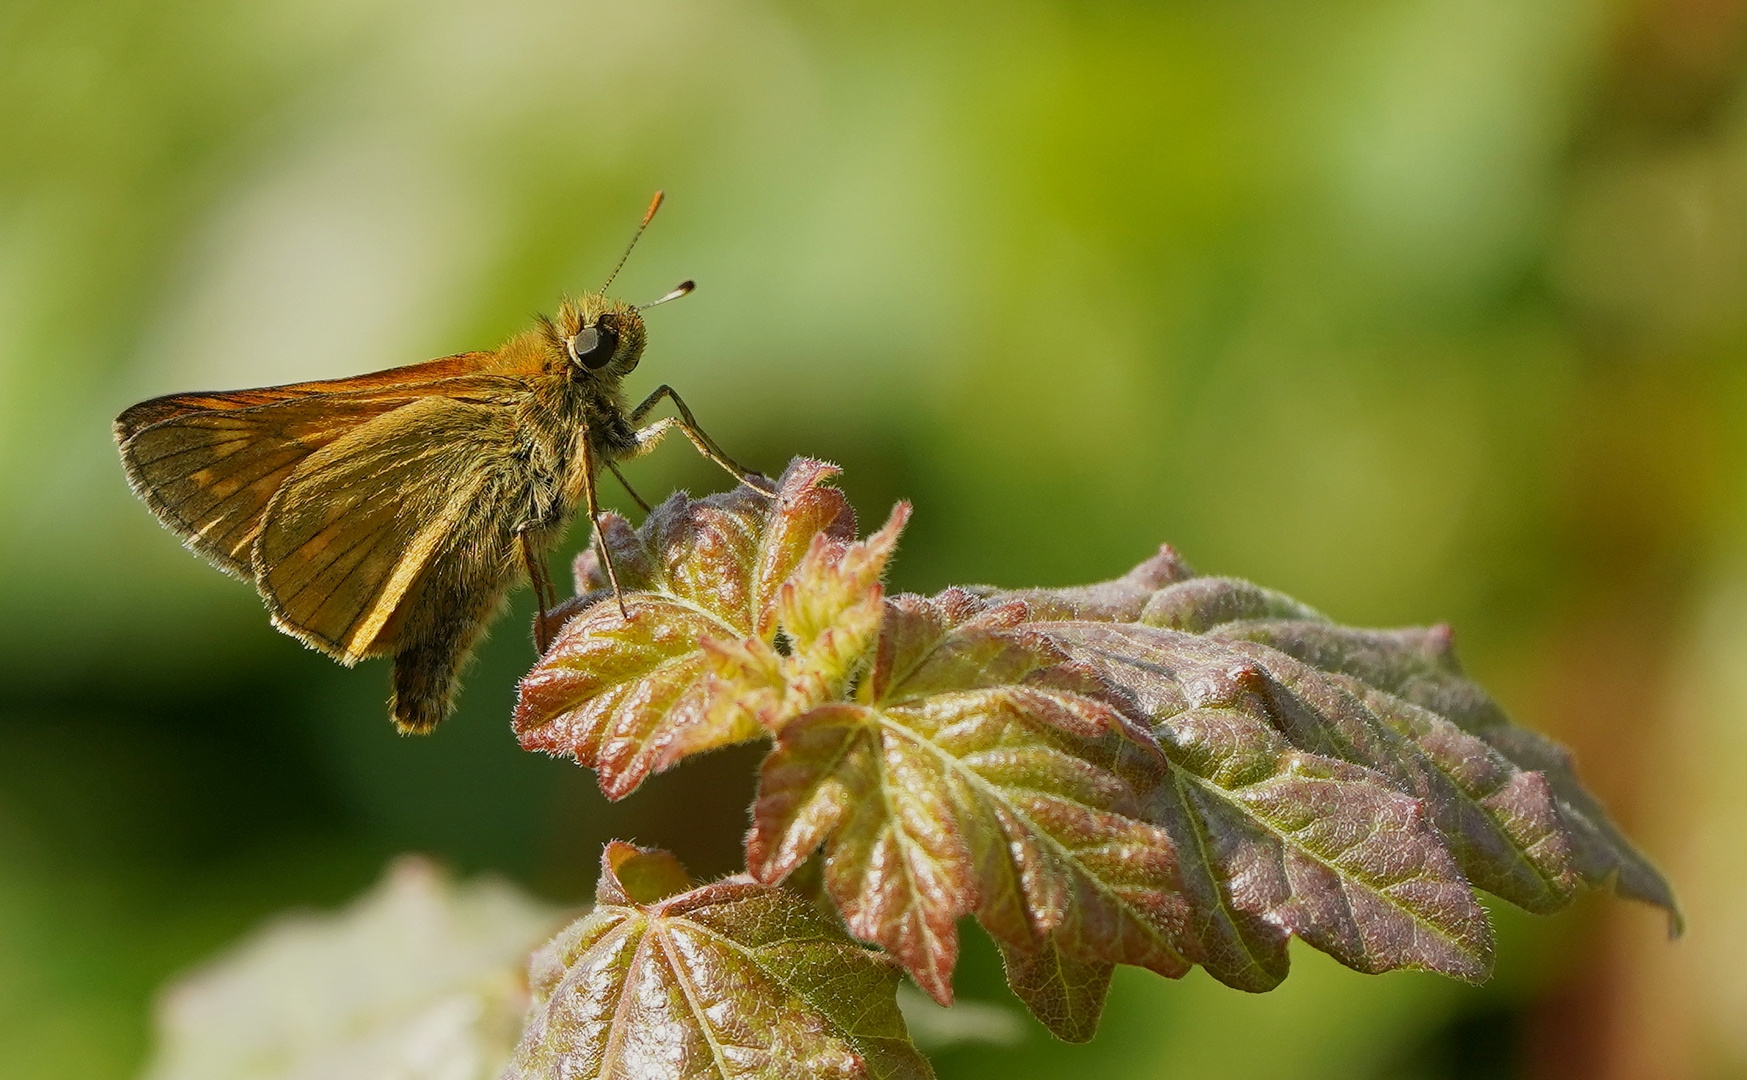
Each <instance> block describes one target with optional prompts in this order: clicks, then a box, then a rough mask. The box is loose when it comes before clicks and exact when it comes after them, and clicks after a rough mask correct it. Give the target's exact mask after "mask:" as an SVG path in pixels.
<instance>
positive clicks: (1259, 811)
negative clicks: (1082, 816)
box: [1036, 621, 1492, 990]
mask: <svg viewBox="0 0 1747 1080" xmlns="http://www.w3.org/2000/svg"><path fill="white" fill-rule="evenodd" d="M1036 625H1038V626H1039V627H1043V628H1047V632H1048V633H1049V636H1050V637H1051V638H1053V639H1055V640H1057V641H1060V642H1062V643H1063V644H1064V645H1066V646H1067V647H1068V648H1069V651H1070V652H1072V653H1073V654H1074V655H1076V656H1079V657H1081V658H1083V659H1085V660H1087V661H1088V662H1090V663H1093V664H1095V665H1096V666H1097V668H1098V670H1099V672H1100V673H1101V674H1102V675H1104V677H1105V678H1106V679H1107V680H1108V681H1109V682H1110V683H1112V684H1113V685H1116V686H1120V687H1122V688H1124V689H1125V690H1127V691H1128V692H1129V693H1130V694H1131V695H1132V697H1133V702H1134V705H1135V707H1136V708H1137V709H1138V710H1140V711H1141V712H1142V713H1143V714H1144V715H1146V716H1148V717H1149V718H1150V719H1151V720H1152V722H1153V724H1154V731H1155V732H1156V734H1157V736H1158V738H1159V740H1160V742H1161V743H1162V744H1163V745H1164V747H1165V751H1166V753H1167V755H1168V756H1169V757H1170V760H1171V764H1172V765H1173V766H1174V768H1173V769H1172V770H1171V773H1172V781H1173V782H1172V792H1173V796H1174V797H1173V799H1172V800H1171V803H1170V829H1171V832H1172V834H1173V836H1174V837H1175V839H1176V841H1177V848H1178V851H1179V853H1180V858H1181V861H1182V863H1183V875H1184V878H1185V881H1186V884H1187V885H1188V886H1189V888H1190V889H1191V891H1192V893H1193V895H1194V897H1195V900H1196V904H1195V910H1196V916H1197V921H1196V927H1197V929H1198V930H1199V932H1200V935H1201V939H1202V943H1203V945H1204V948H1205V955H1204V956H1203V958H1202V960H1203V963H1204V964H1205V965H1206V966H1207V969H1208V971H1209V972H1210V973H1211V974H1213V975H1214V976H1215V977H1217V978H1219V979H1221V980H1223V981H1225V982H1228V983H1231V984H1232V985H1234V986H1238V987H1242V988H1244V989H1248V990H1265V989H1268V988H1269V987H1271V986H1272V985H1274V984H1275V983H1276V982H1278V981H1279V980H1280V979H1281V978H1283V977H1284V976H1285V974H1286V966H1287V955H1286V942H1287V938H1288V937H1289V936H1290V935H1292V934H1296V935H1298V936H1300V937H1302V938H1304V939H1305V940H1306V941H1307V942H1308V943H1310V944H1312V945H1314V946H1316V947H1317V948H1319V949H1322V950H1323V951H1325V952H1328V953H1329V954H1331V955H1332V956H1334V957H1335V958H1336V959H1338V960H1340V961H1341V962H1342V963H1345V964H1348V965H1349V966H1351V967H1354V968H1356V969H1358V970H1360V971H1388V970H1391V969H1394V968H1402V967H1409V968H1415V967H1417V968H1428V969H1431V970H1434V971H1440V972H1443V973H1444V974H1447V975H1454V976H1456V977H1458V978H1463V979H1468V980H1479V979H1482V978H1484V977H1485V976H1486V975H1487V973H1488V972H1489V971H1490V969H1491V960H1492V957H1491V950H1492V938H1491V934H1490V932H1489V930H1488V928H1487V924H1486V917H1485V914H1484V913H1483V912H1482V911H1481V909H1480V907H1479V905H1478V904H1476V903H1475V901H1474V897H1473V894H1472V893H1471V891H1470V889H1469V885H1468V882H1467V881H1466V880H1465V879H1464V877H1463V875H1462V873H1461V871H1460V870H1459V869H1458V867H1457V865H1456V862H1455V860H1454V859H1453V858H1452V857H1451V856H1450V854H1449V852H1448V851H1447V850H1446V849H1445V846H1444V840H1443V837H1442V836H1440V834H1439V833H1438V831H1437V830H1436V829H1435V828H1433V827H1432V824H1431V823H1430V822H1429V821H1428V820H1427V819H1426V815H1425V813H1424V808H1423V807H1424V804H1423V803H1422V802H1421V801H1420V800H1419V799H1416V798H1414V797H1413V796H1412V795H1409V794H1406V793H1404V792H1402V791H1400V790H1398V789H1397V787H1396V785H1394V784H1392V783H1391V782H1390V781H1389V779H1388V778H1387V777H1385V776H1384V775H1381V774H1380V773H1378V772H1376V771H1374V770H1372V769H1369V768H1365V767H1362V766H1360V765H1358V764H1355V763H1353V762H1352V761H1351V760H1347V759H1343V758H1342V757H1340V756H1334V755H1331V754H1327V753H1316V752H1312V751H1310V750H1307V749H1306V748H1302V747H1299V746H1295V745H1294V744H1293V743H1292V742H1291V741H1289V740H1288V738H1287V737H1286V736H1285V735H1284V734H1283V733H1282V731H1281V726H1282V725H1280V723H1279V722H1278V720H1277V719H1276V718H1277V716H1278V715H1280V713H1281V712H1282V711H1283V710H1281V709H1280V707H1279V704H1278V701H1279V698H1280V697H1281V696H1282V694H1281V691H1282V688H1281V686H1280V684H1279V683H1278V682H1276V681H1275V680H1273V679H1271V678H1270V677H1269V675H1268V673H1267V672H1266V671H1265V670H1264V669H1263V668H1262V667H1261V666H1260V665H1258V664H1256V663H1255V662H1253V661H1251V660H1250V659H1249V658H1247V657H1246V656H1244V655H1243V654H1241V653H1238V652H1236V651H1234V650H1231V649H1229V648H1226V647H1224V646H1222V645H1219V644H1217V643H1211V642H1208V641H1206V640H1204V639H1201V638H1197V637H1194V636H1192V635H1188V634H1181V633H1177V632H1174V631H1168V630H1160V629H1156V628H1153V627H1146V626H1139V625H1136V624H1132V623H1099V622H1073V621H1061V622H1054V623H1044V624H1036ZM1294 704H1295V705H1296V706H1297V707H1298V710H1299V712H1300V713H1304V712H1306V711H1307V710H1306V708H1305V707H1304V706H1303V704H1302V702H1301V701H1295V702H1294ZM1300 720H1301V722H1303V723H1304V724H1305V725H1306V726H1309V725H1310V724H1312V723H1315V720H1314V719H1313V718H1311V717H1309V716H1301V717H1300ZM1323 741H1324V742H1326V743H1328V744H1329V745H1327V746H1326V747H1325V749H1331V750H1333V749H1339V748H1340V747H1338V746H1336V745H1334V742H1335V740H1332V739H1325V740H1323Z"/></svg>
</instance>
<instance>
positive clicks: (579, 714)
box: [514, 458, 855, 799]
mask: <svg viewBox="0 0 1747 1080" xmlns="http://www.w3.org/2000/svg"><path fill="white" fill-rule="evenodd" d="M836 471H837V470H836V468H835V467H834V466H831V465H826V464H824V463H823V462H818V461H811V460H808V459H804V458H797V459H796V460H795V461H794V463H792V464H791V465H790V466H789V468H788V470H787V471H786V472H784V473H783V476H782V479H781V480H780V481H778V483H777V485H776V491H775V492H774V494H764V493H761V492H758V491H754V490H751V489H750V488H748V487H746V486H745V485H742V486H740V487H738V488H736V489H735V490H733V491H730V492H724V493H721V494H716V495H710V496H707V497H705V498H703V499H695V500H694V499H689V498H687V497H686V496H685V495H683V494H676V495H674V496H673V497H672V498H669V499H668V500H667V501H666V502H664V503H662V504H661V505H660V506H658V507H656V508H655V510H654V511H652V512H651V513H650V515H649V518H648V520H647V521H645V522H644V523H643V525H642V527H641V528H639V529H637V530H636V531H635V532H633V531H632V530H631V528H630V526H628V525H627V524H626V523H625V522H624V520H623V519H622V518H619V517H617V516H614V515H607V517H606V523H605V527H604V528H603V530H602V537H601V541H602V543H604V544H606V545H607V547H608V548H609V549H610V550H611V551H612V555H613V561H614V565H615V567H616V568H617V570H618V574H619V581H620V584H621V585H622V586H623V588H624V590H625V593H624V599H625V606H626V609H627V610H628V611H629V613H630V616H631V617H630V618H629V619H626V618H624V617H623V616H621V615H620V613H619V608H618V605H617V604H615V603H613V602H612V599H611V594H610V593H609V592H606V591H605V590H603V589H602V588H600V586H601V585H602V584H603V578H602V577H601V576H600V575H599V571H598V564H597V563H596V562H595V561H594V558H593V556H592V555H588V556H584V557H583V558H581V559H579V560H578V569H579V578H580V580H579V581H578V582H577V586H578V589H579V590H580V591H581V592H582V593H583V596H582V597H581V601H582V602H581V603H579V604H577V605H576V606H577V607H579V608H580V612H579V613H578V614H576V615H574V616H573V617H572V618H571V619H570V620H569V621H568V622H567V623H565V625H564V628H563V630H562V631H560V633H559V634H558V637H557V639H556V640H555V641H554V642H553V643H552V646H551V648H550V649H549V650H548V652H547V653H546V655H545V656H544V657H542V658H541V659H540V662H539V663H538V664H536V665H535V666H534V669H533V671H531V672H529V674H528V675H527V677H526V678H524V679H523V680H522V683H521V687H520V691H519V695H518V699H517V703H516V711H515V721H514V723H515V729H516V732H517V734H518V735H519V736H520V738H521V742H522V745H523V746H524V747H525V748H527V749H529V750H542V751H545V752H546V753H549V754H569V755H572V756H574V757H575V758H576V760H577V761H578V762H579V763H580V764H582V765H584V766H587V767H589V768H593V769H596V770H597V771H598V773H599V777H600V784H601V790H602V791H604V792H605V793H606V794H607V796H608V797H609V798H614V799H617V798H622V797H623V796H625V795H627V794H629V793H630V792H631V791H632V790H634V789H635V788H636V787H637V785H638V784H641V783H642V782H643V780H644V778H646V777H647V776H648V775H649V774H650V773H651V772H653V771H655V770H656V769H659V768H664V767H666V766H667V765H669V764H671V763H672V762H673V761H674V760H676V756H677V754H678V753H682V752H698V751H701V750H705V749H711V748H714V747H718V746H724V745H727V744H729V743H733V742H739V741H743V740H745V739H750V738H754V737H756V736H758V735H760V734H762V730H761V729H760V728H759V726H758V725H757V723H756V722H755V721H754V719H753V718H752V716H751V715H750V714H748V713H745V712H743V711H742V712H734V711H731V710H727V711H722V712H719V713H717V714H716V718H717V721H718V722H717V723H715V724H714V725H708V723H707V722H708V721H709V719H710V717H711V710H710V702H711V692H712V686H713V682H712V675H711V670H710V655H711V654H710V653H709V652H707V651H706V649H707V647H708V646H707V643H710V642H721V643H724V644H726V645H729V646H732V645H736V644H739V643H743V642H746V641H752V642H755V643H758V644H760V645H769V644H770V643H772V642H773V641H774V640H775V639H776V635H777V627H778V612H779V604H780V603H781V598H782V596H783V595H784V594H783V584H784V582H785V581H787V580H788V578H789V577H790V575H791V574H793V573H794V572H795V571H796V569H797V568H798V567H800V566H801V565H802V563H803V561H804V560H806V559H808V558H809V555H810V553H812V555H811V558H812V564H811V565H812V568H813V570H812V572H813V573H814V574H816V575H821V574H826V573H828V572H829V570H830V564H831V562H832V557H833V556H834V555H838V556H840V555H841V554H842V553H843V552H844V551H846V550H847V549H848V546H849V544H850V542H851V541H852V540H853V539H854V536H855V516H854V513H853V511H852V510H851V509H850V507H849V503H848V501H847V500H846V499H844V497H843V495H842V493H841V492H838V491H836V490H834V489H832V488H828V487H825V486H823V484H824V481H825V480H827V479H829V478H830V477H831V476H833V475H834V474H835V473H836ZM682 738H683V743H682ZM681 746H683V750H679V749H676V748H679V747H681Z"/></svg>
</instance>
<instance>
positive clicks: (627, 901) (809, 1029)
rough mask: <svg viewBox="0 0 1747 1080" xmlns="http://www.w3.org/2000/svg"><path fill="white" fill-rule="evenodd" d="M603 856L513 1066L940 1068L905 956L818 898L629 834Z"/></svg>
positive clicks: (539, 1072) (538, 984)
mask: <svg viewBox="0 0 1747 1080" xmlns="http://www.w3.org/2000/svg"><path fill="white" fill-rule="evenodd" d="M601 862H602V873H601V881H600V884H599V886H598V887H597V889H596V894H595V908H594V910H593V911H592V912H591V913H590V914H589V915H587V916H585V917H584V918H582V919H579V920H578V921H576V922H575V923H573V924H571V925H570V926H569V927H568V928H566V929H565V930H564V931H562V932H561V933H559V935H558V936H557V937H556V938H554V939H553V940H552V941H551V942H549V943H548V944H547V945H546V946H544V947H543V948H542V949H540V950H539V951H538V952H537V953H535V954H534V959H533V961H532V963H531V965H530V967H529V975H528V981H529V984H530V989H531V991H532V994H533V1000H534V1005H533V1009H532V1011H531V1012H530V1014H529V1019H528V1024H527V1027H526V1029H525V1030H524V1031H523V1034H522V1040H521V1044H520V1045H519V1046H518V1047H517V1048H516V1052H515V1056H514V1058H513V1060H512V1062H511V1065H510V1067H509V1069H508V1071H507V1072H506V1073H505V1080H552V1078H554V1077H564V1078H565V1080H594V1078H600V1080H633V1078H641V1077H649V1076H660V1077H675V1078H684V1080H730V1078H733V1080H784V1078H788V1080H815V1078H819V1080H852V1078H855V1080H859V1078H891V1080H910V1078H916V1080H920V1078H923V1077H929V1076H932V1071H931V1070H930V1069H929V1067H928V1063H927V1062H926V1061H925V1060H924V1059H923V1058H922V1056H921V1055H920V1054H918V1053H917V1052H916V1050H915V1048H914V1047H913V1046H911V1044H910V1040H909V1036H908V1034H907V1033H906V1032H905V1029H904V1021H903V1017H902V1016H901V1015H900V1014H899V1012H898V1007H897V1001H896V996H895V995H896V990H897V984H898V980H899V978H900V976H899V973H898V970H897V969H896V968H895V967H894V966H893V965H892V964H891V963H890V962H889V961H887V960H885V959H884V958H883V957H881V956H880V955H879V954H878V953H874V952H870V951H869V950H868V949H866V948H865V947H863V946H861V945H858V944H856V943H855V942H854V941H852V940H851V939H850V938H849V937H847V936H846V935H845V934H844V933H843V932H842V930H841V929H839V928H838V927H837V926H836V925H835V924H834V923H833V922H832V921H831V920H829V919H827V918H825V917H824V916H823V915H822V914H821V913H820V912H819V911H818V910H817V909H816V908H815V907H814V906H813V905H812V904H810V903H808V902H807V901H806V900H805V899H803V898H801V897H799V896H797V895H795V894H793V893H791V892H788V891H786V890H783V889H779V888H774V887H771V886H768V885H761V884H759V883H757V882H755V881H752V880H751V879H749V878H746V877H744V876H742V877H733V878H727V879H725V880H722V881H718V882H714V883H712V884H709V885H702V886H698V887H696V888H691V887H689V883H687V882H684V881H683V880H682V878H683V874H682V875H681V878H676V877H675V874H676V871H677V867H678V864H677V863H675V862H674V861H673V857H672V856H670V855H667V854H666V853H665V852H647V851H641V850H639V849H636V848H633V847H631V846H630V845H628V844H618V843H615V844H611V845H608V847H607V850H606V852H605V854H604V855H603V857H602V860H601Z"/></svg>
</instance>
